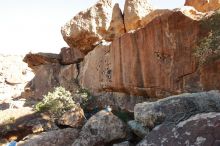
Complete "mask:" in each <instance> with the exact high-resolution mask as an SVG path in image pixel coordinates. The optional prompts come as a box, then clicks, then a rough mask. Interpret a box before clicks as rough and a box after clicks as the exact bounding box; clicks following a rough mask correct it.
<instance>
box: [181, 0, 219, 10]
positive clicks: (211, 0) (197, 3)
mask: <svg viewBox="0 0 220 146" xmlns="http://www.w3.org/2000/svg"><path fill="white" fill-rule="evenodd" d="M185 6H193V7H195V9H197V10H198V11H201V12H208V11H214V10H217V9H219V8H220V1H219V0H186V2H185Z"/></svg>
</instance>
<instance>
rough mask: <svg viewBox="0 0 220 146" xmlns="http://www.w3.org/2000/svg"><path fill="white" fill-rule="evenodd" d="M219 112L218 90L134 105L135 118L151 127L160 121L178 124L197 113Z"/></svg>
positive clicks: (219, 99)
mask: <svg viewBox="0 0 220 146" xmlns="http://www.w3.org/2000/svg"><path fill="white" fill-rule="evenodd" d="M207 112H220V93H219V91H209V92H201V93H192V94H190V93H187V94H181V95H177V96H171V97H167V98H165V99H161V100H158V101H156V102H144V103H139V104H136V106H135V107H134V116H135V120H136V121H138V122H140V123H141V124H142V125H143V126H147V127H149V128H153V127H155V126H156V125H159V124H161V123H167V124H178V123H179V122H180V121H183V120H185V119H188V118H189V117H190V116H192V115H195V114H198V113H207Z"/></svg>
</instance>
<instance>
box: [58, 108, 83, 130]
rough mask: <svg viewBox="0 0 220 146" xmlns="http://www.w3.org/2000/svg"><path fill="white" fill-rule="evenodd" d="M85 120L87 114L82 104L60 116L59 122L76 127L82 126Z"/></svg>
mask: <svg viewBox="0 0 220 146" xmlns="http://www.w3.org/2000/svg"><path fill="white" fill-rule="evenodd" d="M84 120H85V116H84V111H83V109H82V108H81V107H80V106H75V107H74V108H72V109H71V110H69V111H67V112H66V113H64V114H63V115H62V116H61V118H59V120H58V124H60V125H67V126H71V127H73V128H76V127H80V126H82V125H83V121H84Z"/></svg>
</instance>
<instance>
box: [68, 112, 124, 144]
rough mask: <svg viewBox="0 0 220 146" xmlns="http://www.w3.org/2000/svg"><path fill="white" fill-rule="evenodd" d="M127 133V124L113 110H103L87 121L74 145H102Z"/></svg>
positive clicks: (121, 137)
mask: <svg viewBox="0 0 220 146" xmlns="http://www.w3.org/2000/svg"><path fill="white" fill-rule="evenodd" d="M126 135H127V133H126V127H125V124H124V123H123V122H122V121H121V120H120V119H119V118H118V117H116V116H115V115H113V114H112V113H111V112H106V111H105V110H102V111H100V112H98V113H97V114H95V115H94V116H92V117H91V118H90V119H89V120H88V121H87V123H86V124H85V125H84V126H83V128H82V130H81V132H80V136H79V138H77V139H76V140H75V142H74V143H73V144H72V146H80V145H83V146H95V145H102V144H105V143H108V142H111V141H113V140H118V139H123V138H125V137H126Z"/></svg>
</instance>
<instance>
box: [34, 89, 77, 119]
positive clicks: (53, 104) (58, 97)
mask: <svg viewBox="0 0 220 146" xmlns="http://www.w3.org/2000/svg"><path fill="white" fill-rule="evenodd" d="M75 106H76V104H75V102H74V100H73V97H72V96H71V93H70V92H69V91H66V90H65V88H63V87H56V88H55V89H54V92H49V93H48V94H47V95H44V98H43V100H42V101H41V102H39V103H38V104H37V105H36V106H35V109H36V110H37V111H39V112H42V111H48V112H49V113H50V114H52V116H54V117H55V118H58V117H60V116H62V114H64V113H65V112H66V111H68V110H70V109H71V108H73V107H75Z"/></svg>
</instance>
